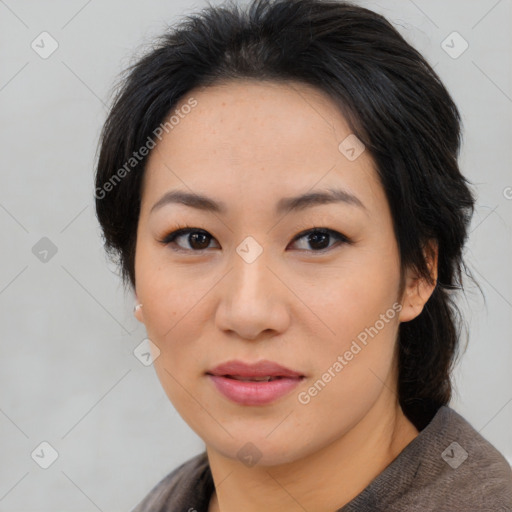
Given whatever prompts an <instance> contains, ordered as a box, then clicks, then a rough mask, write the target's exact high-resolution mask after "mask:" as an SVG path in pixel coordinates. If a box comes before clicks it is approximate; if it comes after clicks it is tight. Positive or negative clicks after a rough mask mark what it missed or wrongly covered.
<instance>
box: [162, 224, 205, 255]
mask: <svg viewBox="0 0 512 512" xmlns="http://www.w3.org/2000/svg"><path fill="white" fill-rule="evenodd" d="M180 239H183V240H185V243H186V244H187V243H188V247H183V246H182V245H180V244H178V243H177V242H176V241H177V240H180ZM211 240H213V237H212V236H211V235H210V234H209V233H208V232H207V231H204V230H202V229H194V228H184V229H178V230H176V231H173V232H172V233H169V234H168V235H167V236H166V237H165V238H164V239H163V240H162V241H161V242H162V243H163V244H164V245H170V244H174V245H177V246H178V249H177V250H183V251H202V250H205V249H208V246H209V244H210V241H211Z"/></svg>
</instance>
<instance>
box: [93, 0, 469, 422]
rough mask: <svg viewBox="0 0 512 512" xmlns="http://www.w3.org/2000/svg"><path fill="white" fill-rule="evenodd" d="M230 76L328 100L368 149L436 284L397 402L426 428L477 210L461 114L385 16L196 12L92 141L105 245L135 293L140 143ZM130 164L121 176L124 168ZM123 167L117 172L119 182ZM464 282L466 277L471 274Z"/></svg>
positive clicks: (407, 250)
mask: <svg viewBox="0 0 512 512" xmlns="http://www.w3.org/2000/svg"><path fill="white" fill-rule="evenodd" d="M236 79H254V80H270V81H295V82H303V83H306V84H309V85H313V86H315V87H316V88H318V89H319V90H321V91H323V92H324V93H327V94H328V95H329V96H330V97H331V98H332V99H333V100H334V101H335V102H336V104H337V105H339V109H340V112H341V113H342V114H343V115H344V116H345V118H346V119H347V121H348V123H349V125H350V127H351V129H352V131H353V133H354V134H356V135H357V137H358V138H359V139H360V140H361V141H362V142H363V143H364V144H365V146H366V149H367V151H369V152H370V154H371V156H372V158H373V160H374V162H375V165H376V168H377V171H378V175H379V178H380V180H381V183H382V186H383V188H384V190H385V193H386V196H387V199H388V202H389V205H390V208H391V213H392V217H393V223H394V230H395V235H396V239H397V242H398V247H399V251H400V261H401V270H402V277H403V272H404V270H405V269H407V268H413V269H416V270H417V272H418V274H419V275H420V276H423V277H424V278H426V279H430V274H429V270H428V267H427V264H426V260H425V253H424V249H425V248H427V247H428V242H429V241H431V240H434V241H436V242H437V244H438V247H439V260H438V279H437V284H436V287H435V289H434V292H433V294H432V296H431V297H430V298H429V300H428V301H427V303H426V305H425V307H424V309H423V311H422V313H421V314H420V315H419V316H418V317H417V318H415V319H414V320H411V321H410V322H405V323H402V324H400V328H399V339H398V352H399V356H398V365H399V383H398V394H399V401H400V404H401V406H402V408H403V410H404V413H405V414H406V415H407V417H408V418H409V419H410V420H411V421H412V422H413V423H414V424H415V425H416V427H417V428H419V429H422V428H423V427H424V426H425V425H426V424H427V423H428V422H429V421H430V419H431V418H432V417H433V416H434V414H435V413H436V412H437V410H438V408H439V407H440V406H441V405H446V404H447V403H448V401H449V400H450V396H451V391H452V386H451V379H450V374H451V369H452V366H453V363H454V358H455V355H456V351H457V348H458V343H459V337H460V323H461V322H460V315H459V311H458V309H457V306H456V304H455V303H454V300H453V297H452V292H453V291H454V290H458V289H462V280H461V277H462V274H461V271H462V270H464V271H465V273H466V274H467V275H468V276H470V274H469V273H468V270H467V268H466V266H465V264H464V262H463V259H462V248H463V245H464V243H465V241H466V238H467V229H468V226H469V222H470V220H471V217H472V214H473V208H474V198H473V195H472V192H471V191H470V189H469V187H468V185H469V183H468V182H467V180H466V179H465V178H464V177H463V175H462V174H461V173H460V170H459V167H458V163H457V159H458V153H459V147H460V143H461V127H460V116H459V112H458V110H457V107H456V106H455V104H454V102H453V100H452V98H451V97H450V94H449V93H448V91H447V90H446V88H445V87H444V86H443V84H442V83H441V81H440V79H439V77H438V76H437V75H436V73H435V72H434V70H433V69H432V68H431V67H430V65H429V64H428V63H427V62H426V60H425V59H424V58H423V57H422V56H421V55H420V54H419V53H418V52H417V51H416V50H415V49H414V48H413V47H412V46H411V45H409V44H408V43H407V42H406V41H405V40H404V38H403V37H402V36H401V35H400V34H399V33H398V31H397V30H396V29H395V28H394V27H393V26H392V25H391V24H390V23H389V22H388V21H387V20H386V19H385V18H384V17H382V16H381V15H379V14H377V13H375V12H372V11H370V10H368V9H365V8H362V7H358V6H356V5H354V4H351V3H348V2H342V1H336V0H275V1H272V0H255V1H253V2H252V3H251V4H250V5H249V6H248V7H247V9H241V8H240V7H239V6H237V5H236V4H234V3H229V4H224V5H223V6H211V5H209V6H208V7H207V8H204V9H203V10H202V11H201V12H198V13H197V14H194V15H191V16H187V17H186V18H185V19H183V20H181V23H180V24H178V25H177V26H175V27H172V28H170V29H169V30H168V32H167V33H165V34H164V35H163V36H162V37H161V38H160V39H159V40H158V41H157V42H156V44H155V47H154V48H153V49H152V50H151V51H150V52H149V53H147V54H146V55H145V56H144V57H143V58H141V59H140V60H139V61H138V62H136V63H135V64H134V65H133V66H131V67H130V68H128V69H127V70H126V76H123V78H122V80H121V82H120V87H119V90H118V91H117V94H116V96H115V98H114V103H113V106H112V109H111V111H110V114H109V116H108V119H107V120H106V123H105V125H104V128H103V132H102V135H101V140H100V153H99V158H98V165H97V173H96V193H95V197H96V212H97V216H98V219H99V222H100V224H101V227H102V229H103V234H104V241H105V248H106V250H107V252H108V253H109V254H110V255H111V256H113V257H115V258H116V261H117V263H118V264H119V265H120V268H121V271H122V277H123V282H124V283H125V285H127V284H128V285H131V286H135V271H134V258H135V244H136V231H137V223H138V216H139V211H140V191H141V180H142V176H143V173H144V167H145V162H146V160H147V156H144V157H140V158H139V156H138V157H137V161H135V160H134V156H133V155H134V152H137V150H138V149H139V148H141V147H144V146H145V145H147V144H148V141H149V140H150V139H151V138H152V137H154V134H155V130H156V129H158V127H159V126H160V125H161V123H162V122H164V120H165V119H166V117H167V116H169V115H170V114H172V113H173V109H174V108H175V107H176V105H177V103H178V101H179V100H180V99H183V98H185V97H186V95H187V93H188V92H190V91H191V90H192V89H193V88H195V87H200V86H209V85H213V84H219V83H227V82H229V81H230V80H236ZM129 161H130V162H131V163H132V164H133V165H130V166H129V167H127V165H126V163H127V162H129ZM121 169H124V171H123V172H121ZM470 277H471V276H470Z"/></svg>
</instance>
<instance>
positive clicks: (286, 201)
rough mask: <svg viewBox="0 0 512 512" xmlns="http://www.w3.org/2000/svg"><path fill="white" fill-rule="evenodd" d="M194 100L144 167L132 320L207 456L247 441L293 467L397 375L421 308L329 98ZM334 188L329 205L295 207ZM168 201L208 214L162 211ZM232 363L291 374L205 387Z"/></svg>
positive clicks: (170, 207) (300, 93) (260, 87)
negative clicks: (402, 344)
mask: <svg viewBox="0 0 512 512" xmlns="http://www.w3.org/2000/svg"><path fill="white" fill-rule="evenodd" d="M190 96H193V97H194V98H195V100H196V101H197V106H195V107H194V108H193V109H192V110H191V111H190V112H189V113H188V114H187V115H186V116H183V117H182V118H181V119H180V121H179V123H178V124H175V125H174V127H173V129H172V130H169V132H168V133H165V134H164V136H163V138H162V139H161V141H160V142H158V144H157V145H156V147H155V148H154V149H153V150H152V152H151V154H150V157H149V160H148V162H147V166H146V171H145V177H144V183H143V190H142V202H141V212H140V218H139V224H138V231H137V245H136V258H135V277H136V290H135V291H136V296H137V299H138V302H140V303H142V304H143V307H142V308H141V309H140V310H138V312H137V317H138V318H139V320H140V321H142V322H144V324H145V326H146V330H147V334H148V337H149V339H150V340H151V341H152V342H153V343H154V344H155V346H156V347H158V349H159V351H160V355H159V356H158V357H157V358H156V360H155V362H154V366H155V369H156V372H157V374H158V377H159V379H160V381H161V383H162V386H163V388H164V390H165V392H166V394H167V395H168V397H169V399H170V400H171V402H172V403H173V404H174V406H175V408H176V409H177V411H178V412H179V413H180V415H181V416H182V417H183V419H184V420H185V421H186V422H187V423H188V424H189V425H190V427H191V428H192V429H193V430H194V431H195V432H196V433H197V434H198V435H199V436H200V437H201V438H202V439H203V440H204V442H205V444H206V445H207V446H209V447H211V448H212V449H214V450H216V451H218V452H219V453H221V454H223V455H224V456H227V457H232V458H235V457H237V453H238V452H239V450H240V449H241V448H242V447H243V446H244V445H245V444H246V443H248V442H251V443H252V444H253V445H255V446H256V447H257V449H258V450H259V453H260V454H261V455H262V463H263V462H264V463H267V464H270V465H272V464H278V463H285V462H290V461H292V460H294V459H298V458H299V457H304V456H306V455H308V454H309V453H313V452H315V451H317V450H319V449H321V448H322V447H324V446H327V445H328V444H329V443H331V442H333V440H335V439H337V438H339V437H340V436H343V434H344V433H345V432H347V431H348V430H350V429H351V428H352V427H353V426H354V425H355V424H357V422H359V421H360V420H361V419H362V418H363V417H364V416H365V415H366V414H367V413H368V411H369V410H370V409H371V408H372V407H373V405H374V404H375V403H376V401H377V400H378V397H379V396H380V395H381V393H382V392H383V389H384V387H385V385H386V384H385V383H386V382H389V381H390V378H391V377H392V375H393V371H394V358H393V354H394V348H395V340H396V336H397V329H398V325H399V323H400V321H406V320H408V319H410V318H411V317H413V316H415V315H416V314H417V313H418V311H416V312H415V311H414V310H413V309H411V308H407V307H406V305H405V304H404V306H403V307H402V306H401V304H400V302H401V301H402V300H401V299H402V297H399V281H400V266H399V254H398V248H397V243H396V239H395V236H394V233H393V227H392V218H391V214H390V210H389V207H388V203H387V200H386V197H385V194H384V190H383V188H382V186H381V185H380V183H379V181H378V179H377V174H376V172H375V169H374V166H373V162H372V159H371V158H370V156H369V154H368V152H366V151H363V152H362V153H361V154H360V155H359V156H357V153H359V151H360V150H361V148H360V147H358V146H357V145H356V142H357V141H354V139H353V138H349V139H348V140H346V141H345V142H344V143H343V144H342V145H341V146H340V143H342V142H343V141H344V140H345V139H346V138H347V137H348V136H350V135H351V130H350V128H349V127H348V125H347V123H346V121H345V120H344V118H343V117H342V116H341V114H340V113H339V111H338V110H337V109H336V106H335V105H334V104H333V103H332V102H331V101H330V99H329V98H328V97H326V96H324V95H323V94H322V93H321V92H320V91H317V90H316V89H314V88H312V87H310V86H306V85H303V84H298V83H293V84H292V83H288V84H277V83H261V82H242V81H241V82H232V83H230V84H227V85H222V86H214V87H209V88H205V89H201V90H195V91H193V93H191V94H190ZM187 99H188V98H187ZM185 102H186V100H184V103H185ZM178 108H179V107H178ZM352 137H353V136H352ZM351 148H352V149H354V151H351ZM355 156H357V158H354V157H355ZM331 189H332V190H337V191H338V192H339V193H338V195H337V196H336V197H335V200H327V199H325V200H323V201H313V200H311V198H310V200H309V201H307V200H305V199H303V200H298V201H295V202H294V201H292V198H296V197H298V196H302V195H305V194H311V193H314V192H318V193H322V194H327V193H328V191H329V190H331ZM169 192H184V193H187V194H193V196H194V197H195V198H196V199H197V196H199V195H200V196H205V197H207V198H208V199H209V202H196V204H195V206H194V204H193V202H191V201H186V200H185V201H180V200H179V198H176V196H175V200H172V199H171V198H170V197H169V196H167V201H166V200H165V199H164V200H162V198H163V197H165V196H166V194H168V193H169ZM214 204H216V205H217V207H216V208H214V207H213V206H212V205H214ZM183 228H186V229H189V230H190V231H188V232H187V231H182V232H181V233H176V231H177V230H178V229H183ZM234 360H236V361H239V362H240V361H241V362H243V363H247V364H251V363H256V362H261V361H264V360H265V361H270V362H274V363H277V364H278V365H281V366H282V367H285V368H287V369H289V370H293V371H294V372H296V374H297V375H298V376H299V377H297V376H288V377H286V375H283V374H285V373H286V372H284V371H283V370H279V371H281V373H282V374H281V377H283V376H284V377H286V378H278V379H277V380H274V381H271V382H263V383H262V382H260V383H257V382H254V381H253V382H240V380H239V379H240V378H246V377H247V376H245V377H244V376H243V375H242V374H243V371H240V375H238V374H237V372H238V371H239V368H238V369H237V368H235V369H233V367H230V368H228V369H226V368H224V369H221V370H219V372H217V373H218V374H219V375H216V376H212V375H211V373H212V372H213V371H214V369H215V368H216V367H217V366H218V365H221V364H222V363H226V362H228V361H234ZM273 370H275V368H274V369H272V368H270V369H269V367H265V368H264V369H263V370H262V373H263V374H265V372H267V373H272V371H273ZM251 371H253V370H250V371H249V373H251ZM279 371H277V370H276V372H274V373H276V374H278V373H279ZM230 373H233V375H234V376H236V375H238V377H237V378H236V379H233V378H232V377H227V375H229V374H230ZM222 375H224V376H222ZM251 375H252V376H253V378H254V374H251ZM277 381H279V382H277ZM276 382H277V383H276Z"/></svg>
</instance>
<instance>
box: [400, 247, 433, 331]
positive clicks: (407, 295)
mask: <svg viewBox="0 0 512 512" xmlns="http://www.w3.org/2000/svg"><path fill="white" fill-rule="evenodd" d="M424 254H425V258H426V260H427V266H428V268H429V271H430V275H431V277H432V281H433V282H432V283H429V282H428V280H426V279H425V278H422V277H419V276H418V275H417V273H416V272H415V271H414V270H412V269H408V270H407V274H406V277H405V288H404V292H403V295H402V301H401V302H402V309H401V311H400V316H399V320H400V321H401V322H409V321H410V320H413V319H414V318H416V317H417V316H418V315H419V314H420V313H421V312H422V311H423V307H424V305H425V304H426V302H427V301H428V299H429V298H430V296H431V295H432V293H433V291H434V289H435V287H436V284H437V261H438V244H437V241H435V240H432V241H430V242H429V244H428V245H427V247H426V248H425V249H424Z"/></svg>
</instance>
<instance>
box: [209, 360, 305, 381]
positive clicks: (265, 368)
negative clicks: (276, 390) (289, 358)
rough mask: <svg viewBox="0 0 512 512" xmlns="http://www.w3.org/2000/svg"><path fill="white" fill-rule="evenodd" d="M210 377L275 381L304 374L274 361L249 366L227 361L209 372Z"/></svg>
mask: <svg viewBox="0 0 512 512" xmlns="http://www.w3.org/2000/svg"><path fill="white" fill-rule="evenodd" d="M207 373H208V374H210V375H219V376H222V377H229V378H233V379H236V380H250V381H263V380H267V381H268V380H275V379H277V378H283V377H287V378H300V377H303V375H302V374H300V373H299V372H296V371H294V370H290V369H289V368H286V367H284V366H281V365H280V364H277V363H274V362H273V361H266V360H265V361H258V362H257V363H251V364H247V363H244V362H242V361H227V362H226V363H223V364H220V365H218V366H216V367H215V368H214V369H213V370H210V371H209V372H207Z"/></svg>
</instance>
